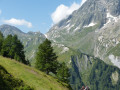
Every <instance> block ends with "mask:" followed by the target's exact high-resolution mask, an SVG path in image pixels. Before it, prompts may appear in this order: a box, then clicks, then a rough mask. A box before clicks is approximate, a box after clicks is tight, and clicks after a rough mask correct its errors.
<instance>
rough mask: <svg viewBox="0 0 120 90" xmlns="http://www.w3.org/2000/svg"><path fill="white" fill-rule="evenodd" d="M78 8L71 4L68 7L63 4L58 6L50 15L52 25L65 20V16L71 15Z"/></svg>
mask: <svg viewBox="0 0 120 90" xmlns="http://www.w3.org/2000/svg"><path fill="white" fill-rule="evenodd" d="M79 7H80V4H77V3H73V4H72V5H71V6H70V7H68V6H65V5H63V4H61V5H59V6H58V7H57V9H56V10H55V11H54V12H53V13H52V15H51V18H52V20H53V23H54V24H56V23H58V22H60V21H61V20H62V19H65V18H66V17H67V16H69V15H70V14H72V12H73V11H75V10H77V9H78V8H79Z"/></svg>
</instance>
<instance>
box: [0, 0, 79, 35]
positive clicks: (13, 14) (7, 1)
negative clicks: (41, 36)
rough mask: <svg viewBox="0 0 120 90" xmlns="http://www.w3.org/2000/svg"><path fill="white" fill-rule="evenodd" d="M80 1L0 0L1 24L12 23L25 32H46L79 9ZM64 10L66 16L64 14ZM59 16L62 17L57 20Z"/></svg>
mask: <svg viewBox="0 0 120 90" xmlns="http://www.w3.org/2000/svg"><path fill="white" fill-rule="evenodd" d="M80 2H81V0H0V25H2V24H10V25H13V26H16V27H18V28H19V29H20V30H22V31H23V32H28V31H33V32H36V31H40V32H42V33H46V32H47V31H48V30H49V29H50V27H51V26H52V25H53V24H55V23H57V22H59V21H60V20H61V19H62V18H65V17H66V16H67V15H69V14H70V13H72V12H73V11H74V9H77V8H78V6H79V5H80ZM64 10H66V11H68V12H67V13H66V11H64ZM71 10H72V11H71ZM63 11H64V13H65V14H64V15H66V16H62V14H61V13H63ZM60 12H61V13H60ZM58 18H59V19H60V18H61V19H60V20H57V19H58Z"/></svg>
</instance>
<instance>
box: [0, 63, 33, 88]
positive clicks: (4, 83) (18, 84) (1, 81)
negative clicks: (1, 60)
mask: <svg viewBox="0 0 120 90" xmlns="http://www.w3.org/2000/svg"><path fill="white" fill-rule="evenodd" d="M0 90H33V89H32V88H31V87H30V86H27V85H25V83H24V82H23V81H22V80H20V79H16V78H14V77H13V76H12V75H11V74H10V73H8V72H7V71H6V69H4V67H2V66H1V65H0Z"/></svg>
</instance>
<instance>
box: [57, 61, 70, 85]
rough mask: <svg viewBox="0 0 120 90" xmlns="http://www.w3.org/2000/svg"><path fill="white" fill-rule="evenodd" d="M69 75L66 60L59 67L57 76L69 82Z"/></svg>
mask: <svg viewBox="0 0 120 90" xmlns="http://www.w3.org/2000/svg"><path fill="white" fill-rule="evenodd" d="M69 77H70V73H69V68H68V67H67V66H66V64H65V63H64V62H63V63H62V64H59V67H58V69H57V78H58V79H59V80H60V81H63V82H65V83H68V82H69Z"/></svg>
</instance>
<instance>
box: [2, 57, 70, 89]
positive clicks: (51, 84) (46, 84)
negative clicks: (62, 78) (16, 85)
mask: <svg viewBox="0 0 120 90" xmlns="http://www.w3.org/2000/svg"><path fill="white" fill-rule="evenodd" d="M0 65H1V66H3V67H4V68H5V69H6V70H7V71H8V73H10V74H11V75H13V76H14V77H15V78H18V79H21V80H23V82H24V83H25V84H27V85H28V86H30V87H33V88H34V89H35V90H68V88H67V84H65V83H59V82H58V81H57V79H54V78H53V77H51V76H48V75H46V74H45V73H43V72H40V71H38V70H36V69H35V68H32V67H29V66H26V65H24V64H21V63H19V62H17V61H15V60H11V59H8V58H4V57H2V56H0Z"/></svg>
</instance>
